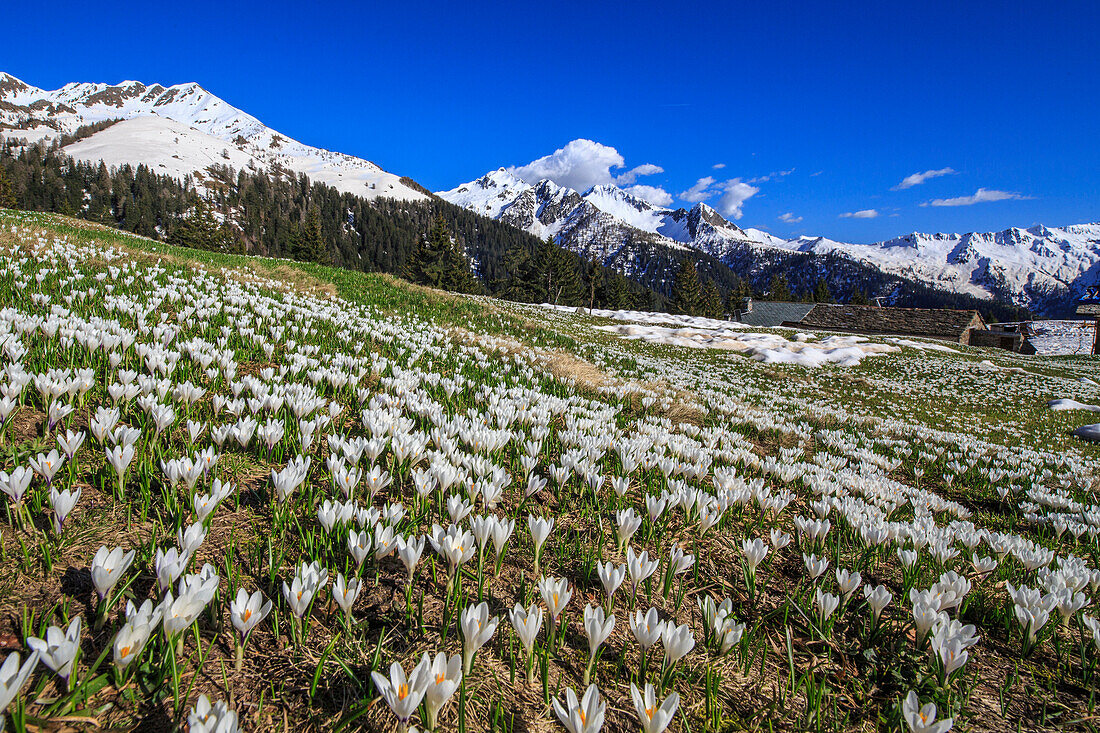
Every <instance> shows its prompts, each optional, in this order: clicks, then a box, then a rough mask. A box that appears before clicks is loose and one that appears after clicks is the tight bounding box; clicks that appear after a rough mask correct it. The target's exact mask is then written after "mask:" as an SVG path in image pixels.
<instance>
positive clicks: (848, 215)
mask: <svg viewBox="0 0 1100 733" xmlns="http://www.w3.org/2000/svg"><path fill="white" fill-rule="evenodd" d="M876 216H878V210H877V209H860V210H859V211H846V212H844V213H843V214H841V215H840V218H841V219H874V218H875V217H876Z"/></svg>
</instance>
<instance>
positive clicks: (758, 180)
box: [749, 168, 794, 183]
mask: <svg viewBox="0 0 1100 733" xmlns="http://www.w3.org/2000/svg"><path fill="white" fill-rule="evenodd" d="M792 173H794V168H791V169H790V170H788V171H773V172H772V173H769V174H767V175H766V176H757V177H756V178H750V179H749V183H767V182H768V181H770V180H772V179H773V178H775V179H779V178H782V177H783V176H789V175H790V174H792Z"/></svg>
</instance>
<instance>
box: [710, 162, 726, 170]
mask: <svg viewBox="0 0 1100 733" xmlns="http://www.w3.org/2000/svg"><path fill="white" fill-rule="evenodd" d="M725 167H726V164H725V163H715V164H714V165H712V166H711V168H713V169H714V170H716V171H720V170H722V169H723V168H725Z"/></svg>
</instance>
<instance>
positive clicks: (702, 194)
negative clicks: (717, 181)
mask: <svg viewBox="0 0 1100 733" xmlns="http://www.w3.org/2000/svg"><path fill="white" fill-rule="evenodd" d="M712 183H714V179H713V178H712V177H710V176H704V177H703V178H700V179H699V180H698V181H696V182H695V185H694V186H692V187H691V188H689V189H688V190H686V191H681V192H680V198H682V199H683V200H684V201H688V202H690V203H693V204H697V203H699V202H700V201H706V200H707V199H709V198H710V197H711V196H713V195H714V191H708V190H707V189H708V188H710V186H711V184H712Z"/></svg>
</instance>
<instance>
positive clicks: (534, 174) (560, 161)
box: [509, 138, 664, 191]
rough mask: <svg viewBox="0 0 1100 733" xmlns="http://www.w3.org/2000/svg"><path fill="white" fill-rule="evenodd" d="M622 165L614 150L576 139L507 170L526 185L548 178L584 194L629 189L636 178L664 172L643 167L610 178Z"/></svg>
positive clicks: (582, 139) (607, 146)
mask: <svg viewBox="0 0 1100 733" xmlns="http://www.w3.org/2000/svg"><path fill="white" fill-rule="evenodd" d="M625 163H626V161H624V160H623V156H622V155H621V154H619V151H618V150H616V149H615V148H613V147H611V146H609V145H603V144H602V143H598V142H595V141H594V140H587V139H585V138H578V139H576V140H573V141H571V142H569V143H568V144H567V145H565V147H562V148H558V149H557V150H555V151H554V152H553V153H551V154H550V155H544V156H543V157H541V158H539V159H538V160H532V161H531V162H530V163H528V164H527V165H521V166H518V167H513V168H509V170H510V171H511V172H512V173H514V174H515V175H516V176H518V177H519V178H521V179H522V180H524V181H526V182H528V183H537V182H538V181H541V180H542V179H544V178H549V179H550V180H551V181H553V182H554V183H556V184H558V185H559V186H567V187H569V188H572V189H574V190H576V191H586V190H587V189H589V188H591V187H592V186H598V185H603V184H610V183H614V184H618V185H629V184H631V183H634V181H636V180H637V178H638V176H650V175H653V174H654V173H663V172H664V169H663V168H661V166H659V165H654V164H653V163H643V164H642V165H639V166H636V167H634V168H631V169H630V170H628V171H625V172H624V173H622V174H621V175H620V176H618V177H615V176H614V175H612V173H611V170H612V169H613V168H622V167H623V166H624V165H625Z"/></svg>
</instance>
